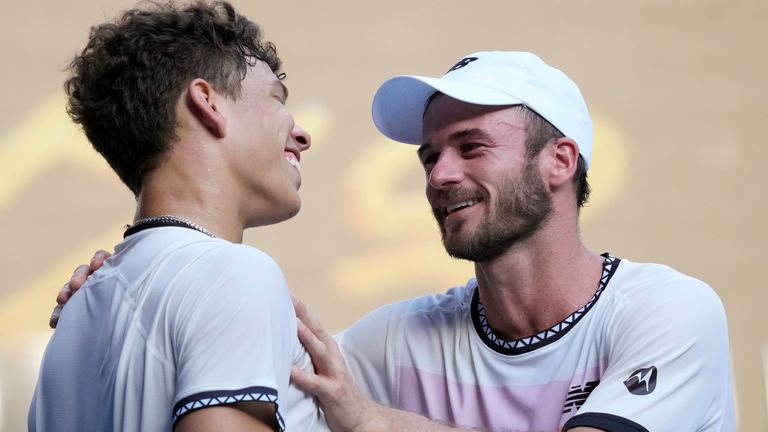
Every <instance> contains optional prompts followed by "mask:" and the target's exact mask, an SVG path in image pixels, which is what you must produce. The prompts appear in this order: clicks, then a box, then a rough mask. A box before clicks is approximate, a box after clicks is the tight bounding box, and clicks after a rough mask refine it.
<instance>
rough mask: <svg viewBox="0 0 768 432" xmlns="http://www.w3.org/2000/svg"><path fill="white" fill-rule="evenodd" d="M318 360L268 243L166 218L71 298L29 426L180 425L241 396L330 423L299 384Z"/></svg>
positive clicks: (132, 239)
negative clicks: (294, 375)
mask: <svg viewBox="0 0 768 432" xmlns="http://www.w3.org/2000/svg"><path fill="white" fill-rule="evenodd" d="M293 364H299V365H301V366H302V367H310V366H311V363H310V360H309V356H308V355H307V354H306V352H305V351H304V349H303V348H302V347H301V345H300V343H299V341H298V339H297V336H296V319H295V313H294V310H293V305H292V303H291V300H290V297H289V294H288V289H287V287H286V282H285V279H284V277H283V274H282V272H281V270H280V268H279V267H278V266H277V264H276V263H275V262H274V261H273V260H272V259H271V258H270V257H269V256H267V255H266V254H264V253H263V252H261V251H259V250H257V249H254V248H252V247H249V246H244V245H239V244H233V243H230V242H227V241H224V240H220V239H213V238H209V237H207V236H205V235H203V234H201V233H199V232H197V231H194V230H191V229H187V228H179V227H162V228H156V229H148V230H145V231H140V232H138V233H136V234H133V235H130V236H128V237H127V238H126V239H125V240H124V241H123V242H122V243H120V244H119V245H118V246H117V247H116V251H115V254H114V255H113V256H112V257H110V258H109V259H108V260H107V261H106V262H105V263H104V266H103V267H102V268H101V269H100V270H99V271H97V272H96V273H94V274H93V275H92V276H91V277H89V278H88V281H87V282H86V284H85V285H83V288H82V289H80V290H79V291H78V292H77V293H76V294H75V295H74V296H73V297H72V299H71V300H70V301H69V303H67V307H66V308H64V310H63V311H62V314H61V318H60V321H59V325H58V328H57V329H56V331H55V332H54V334H53V336H52V338H51V340H50V342H49V344H48V347H47V349H46V352H45V355H44V358H43V362H42V366H41V370H40V376H39V380H38V383H37V388H36V390H35V395H34V398H33V401H32V405H31V407H30V412H29V430H30V431H106V430H114V431H170V430H172V428H173V425H174V423H175V422H176V421H177V420H178V419H179V418H181V417H182V416H184V415H185V414H187V413H189V412H191V411H193V410H196V409H200V408H204V407H208V406H213V405H218V404H226V403H231V402H236V401H252V400H255V401H266V402H271V403H274V404H275V405H276V406H277V411H276V420H277V422H278V424H279V425H280V427H281V430H282V429H283V428H287V429H288V430H291V431H310V430H315V428H321V429H322V428H323V427H324V424H323V422H322V420H321V419H320V416H319V413H318V410H317V406H316V405H315V403H314V401H313V399H312V398H311V397H309V396H307V395H305V394H304V393H302V392H300V391H299V390H297V389H295V388H293V387H290V386H289V376H290V370H291V365H293Z"/></svg>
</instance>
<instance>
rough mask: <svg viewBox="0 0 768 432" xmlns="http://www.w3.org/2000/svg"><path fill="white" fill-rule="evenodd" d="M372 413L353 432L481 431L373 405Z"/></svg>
mask: <svg viewBox="0 0 768 432" xmlns="http://www.w3.org/2000/svg"><path fill="white" fill-rule="evenodd" d="M375 405H376V406H375V408H372V411H373V413H374V415H373V416H371V417H370V420H369V422H368V423H366V424H365V426H364V427H363V428H361V429H360V430H358V431H355V432H390V431H394V432H457V431H468V430H473V431H479V430H482V429H459V428H456V427H453V426H450V425H447V424H444V423H440V422H437V421H434V420H431V419H428V418H427V417H424V416H422V415H420V414H415V413H412V412H408V411H401V410H397V409H393V408H388V407H385V406H382V405H378V404H375Z"/></svg>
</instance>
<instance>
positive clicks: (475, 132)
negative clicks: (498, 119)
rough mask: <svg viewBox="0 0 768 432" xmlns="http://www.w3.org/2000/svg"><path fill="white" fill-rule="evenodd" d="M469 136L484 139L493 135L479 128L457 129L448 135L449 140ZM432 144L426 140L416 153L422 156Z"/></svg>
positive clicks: (488, 138) (489, 138)
mask: <svg viewBox="0 0 768 432" xmlns="http://www.w3.org/2000/svg"><path fill="white" fill-rule="evenodd" d="M467 138H480V139H484V140H489V141H490V140H491V136H490V135H488V134H487V133H486V132H485V131H484V130H482V129H479V128H471V129H462V130H460V131H456V132H454V133H452V134H450V135H449V136H448V140H449V141H458V140H462V139H467ZM431 146H432V144H431V143H429V142H426V143H424V144H422V145H420V146H419V149H418V150H416V154H418V155H419V157H421V155H423V154H424V153H425V152H427V151H428V150H429V148H430V147H431Z"/></svg>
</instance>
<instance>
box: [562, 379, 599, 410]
mask: <svg viewBox="0 0 768 432" xmlns="http://www.w3.org/2000/svg"><path fill="white" fill-rule="evenodd" d="M598 384H600V381H587V382H586V383H585V384H584V385H583V386H581V385H578V384H577V385H575V386H571V388H570V389H568V396H567V397H566V399H565V405H563V414H565V413H568V412H571V411H578V409H579V408H581V406H582V405H584V402H586V401H587V397H588V396H589V394H590V393H592V390H594V389H595V387H597V385H598Z"/></svg>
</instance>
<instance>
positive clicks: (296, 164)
mask: <svg viewBox="0 0 768 432" xmlns="http://www.w3.org/2000/svg"><path fill="white" fill-rule="evenodd" d="M285 160H287V161H288V163H289V164H291V166H292V167H294V168H296V169H297V170H299V171H301V165H299V161H297V160H296V159H294V158H293V157H286V158H285Z"/></svg>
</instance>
